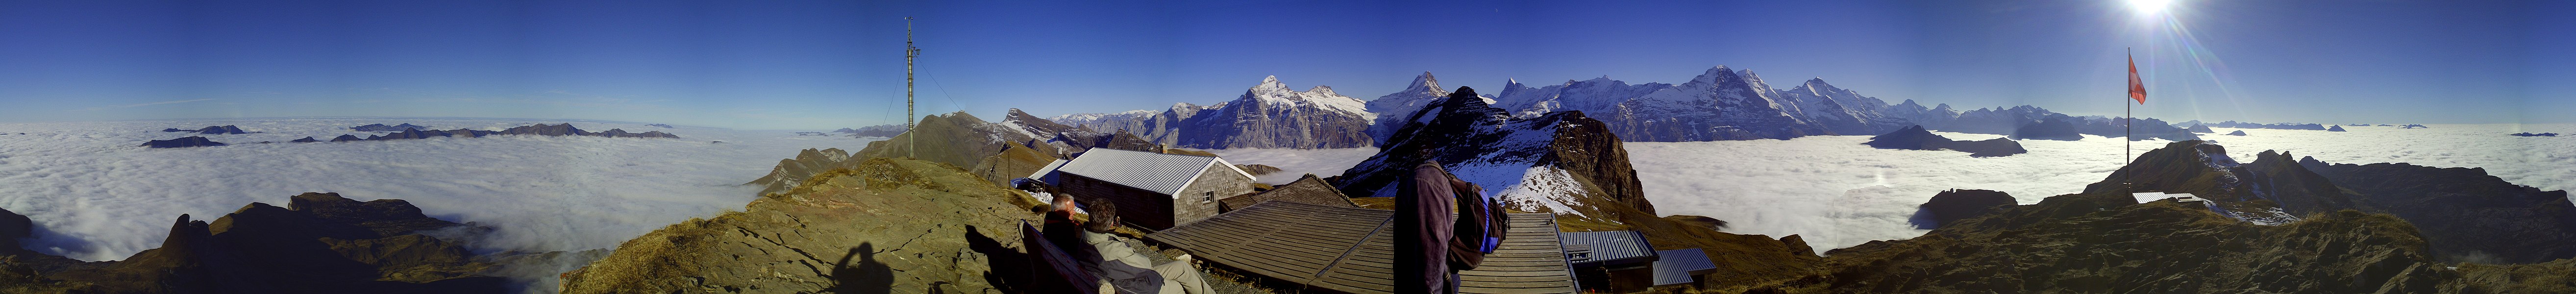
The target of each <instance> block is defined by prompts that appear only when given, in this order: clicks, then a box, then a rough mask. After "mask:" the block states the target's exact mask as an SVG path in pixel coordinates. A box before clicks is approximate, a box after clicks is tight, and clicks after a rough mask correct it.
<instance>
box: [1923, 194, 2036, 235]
mask: <svg viewBox="0 0 2576 294" xmlns="http://www.w3.org/2000/svg"><path fill="white" fill-rule="evenodd" d="M2016 201H2017V200H2013V198H2012V194H2006V193H2004V192H2003V191H1994V190H1971V189H1950V190H1943V191H1941V194H1933V195H1932V200H1929V201H1924V202H1923V205H1922V206H1919V207H1920V208H1921V210H1918V211H1916V212H1915V218H1916V219H1915V221H1916V223H1915V227H1916V228H1921V229H1933V228H1940V227H1941V225H1943V224H1950V223H1957V222H1959V220H1964V219H1969V218H1975V217H1980V216H1986V215H1991V214H1994V213H1995V212H1998V211H2003V209H2005V208H2012V207H2013V205H2016V204H2020V203H2019V202H2016Z"/></svg>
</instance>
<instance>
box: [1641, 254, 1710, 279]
mask: <svg viewBox="0 0 2576 294" xmlns="http://www.w3.org/2000/svg"><path fill="white" fill-rule="evenodd" d="M1655 255H1657V256H1661V257H1660V258H1661V259H1656V260H1655V285H1656V286H1663V285H1672V284H1682V283H1690V282H1691V272H1695V271H1703V270H1711V269H1716V268H1717V264H1716V263H1710V262H1709V261H1708V253H1707V252H1704V251H1700V250H1699V248H1691V249H1673V250H1664V251H1655Z"/></svg>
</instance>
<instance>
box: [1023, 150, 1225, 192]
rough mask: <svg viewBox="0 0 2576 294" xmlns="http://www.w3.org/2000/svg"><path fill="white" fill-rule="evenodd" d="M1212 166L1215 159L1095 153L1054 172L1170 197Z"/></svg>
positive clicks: (1147, 154) (1130, 152)
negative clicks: (1210, 164)
mask: <svg viewBox="0 0 2576 294" xmlns="http://www.w3.org/2000/svg"><path fill="white" fill-rule="evenodd" d="M1213 162H1216V158H1215V157H1205V156H1189V155H1178V154H1162V153H1151V152H1136V151H1127V150H1118V149H1095V150H1092V151H1091V152H1085V153H1083V154H1082V157H1075V158H1073V160H1072V161H1071V162H1066V163H1065V164H1064V166H1062V167H1058V168H1056V169H1055V170H1056V171H1061V172H1065V173H1072V174H1076V175H1082V176H1084V177H1090V178H1093V179H1100V180H1102V181H1109V182H1110V183H1117V184H1119V185H1127V186H1128V187H1135V188H1137V189H1145V190H1146V191H1154V192H1155V193H1163V194H1164V195H1171V194H1174V193H1180V192H1181V188H1182V187H1184V186H1188V185H1189V184H1190V181H1191V180H1195V179H1198V176H1199V172H1200V171H1206V170H1207V167H1208V164H1209V163H1213ZM1228 168H1231V167H1228Z"/></svg>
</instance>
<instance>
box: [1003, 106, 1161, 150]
mask: <svg viewBox="0 0 2576 294" xmlns="http://www.w3.org/2000/svg"><path fill="white" fill-rule="evenodd" d="M1001 124H1002V125H1005V126H1010V127H1012V128H1014V129H1017V130H1020V131H1021V133H1022V134H1023V135H1028V136H1029V137H1031V138H1037V139H1038V141H1043V142H1044V143H1045V144H1048V145H1054V146H1055V148H1056V149H1058V151H1062V152H1064V153H1065V154H1064V155H1066V156H1067V157H1069V156H1079V155H1081V154H1082V153H1083V152H1088V151H1091V149H1092V148H1109V149H1118V150H1128V151H1140V152H1156V151H1155V148H1157V147H1158V146H1157V145H1155V144H1154V143H1153V142H1151V141H1146V140H1145V139H1144V138H1138V137H1136V135H1135V134H1133V133H1128V132H1127V131H1126V130H1118V131H1113V132H1108V133H1103V132H1097V131H1092V130H1090V129H1084V128H1081V127H1075V126H1068V125H1064V124H1059V123H1055V122H1054V121H1050V120H1047V119H1043V118H1038V117H1037V116H1034V115H1029V114H1028V113H1027V112H1021V111H1020V109H1018V108H1012V109H1011V110H1010V111H1009V112H1008V113H1007V114H1005V116H1004V117H1003V118H1002V122H1001Z"/></svg>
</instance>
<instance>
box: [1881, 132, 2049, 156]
mask: <svg viewBox="0 0 2576 294" xmlns="http://www.w3.org/2000/svg"><path fill="white" fill-rule="evenodd" d="M1861 145H1869V147H1870V148H1878V149H1906V150H1954V151H1959V152H1967V153H1968V156H1974V157H1996V156H2011V155H2013V154H2022V153H2030V150H2027V149H2022V148H2021V142H2014V141H2013V140H2011V139H2005V138H1994V139H1988V140H1985V141H1957V140H1950V138H1947V137H1942V136H1941V135H1938V134H1933V133H1932V132H1931V131H1926V130H1924V129H1923V126H1906V127H1905V128H1904V129H1898V130H1896V131H1894V132H1888V133H1886V134H1880V135H1878V136H1875V137H1870V138H1869V142H1862V143H1861Z"/></svg>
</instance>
